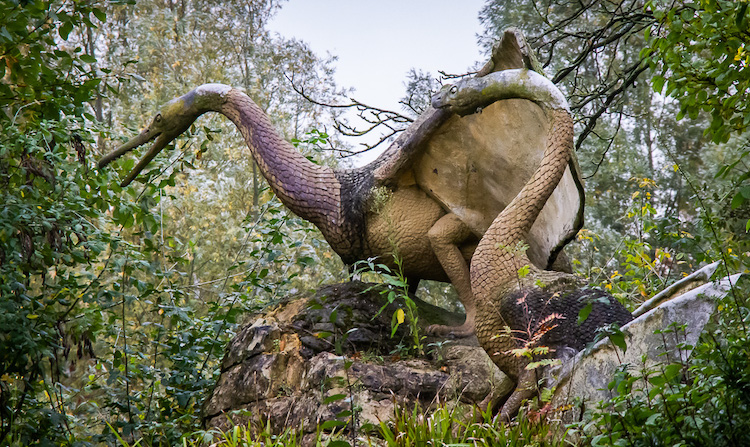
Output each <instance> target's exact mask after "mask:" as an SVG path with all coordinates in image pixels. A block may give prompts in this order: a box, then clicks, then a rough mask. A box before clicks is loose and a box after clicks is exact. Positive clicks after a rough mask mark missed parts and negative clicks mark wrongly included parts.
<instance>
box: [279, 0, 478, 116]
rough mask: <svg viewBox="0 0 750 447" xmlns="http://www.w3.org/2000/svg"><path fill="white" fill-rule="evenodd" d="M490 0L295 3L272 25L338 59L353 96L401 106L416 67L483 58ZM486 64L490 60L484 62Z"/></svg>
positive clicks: (341, 80)
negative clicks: (484, 11) (482, 13)
mask: <svg viewBox="0 0 750 447" xmlns="http://www.w3.org/2000/svg"><path fill="white" fill-rule="evenodd" d="M483 3H484V1H483V0H460V1H456V0H453V1H449V0H376V1H373V0H289V1H287V2H284V3H282V6H281V10H280V11H279V12H278V13H277V15H276V17H274V19H273V20H272V21H271V22H270V24H269V26H268V28H269V29H270V30H271V31H275V32H278V33H279V34H281V35H282V36H284V37H288V38H291V37H296V38H298V39H300V40H303V41H305V42H306V43H307V44H308V45H310V47H311V48H312V50H313V51H314V52H316V53H317V54H319V55H323V56H324V55H325V54H326V53H327V52H329V53H331V54H332V55H334V56H338V58H339V59H338V61H337V62H336V64H335V66H336V82H337V83H338V85H339V87H346V88H348V87H353V88H354V89H355V92H354V93H353V94H352V96H353V97H355V98H357V99H358V100H360V101H362V102H364V103H366V104H369V105H372V106H377V107H381V108H386V109H391V110H396V111H399V112H400V111H402V109H401V106H400V105H399V104H398V100H399V99H400V98H401V97H403V96H404V92H405V87H404V81H405V79H406V74H407V73H408V71H409V69H411V68H417V69H421V70H424V71H428V72H430V73H431V74H433V75H434V76H437V75H438V70H443V71H445V72H448V73H464V72H466V71H467V70H468V69H469V68H471V67H473V66H474V65H475V63H477V62H479V61H480V60H482V59H483V58H482V57H481V56H480V54H479V46H478V44H477V37H476V36H477V34H478V33H479V32H480V31H481V26H480V24H479V19H478V13H479V9H480V8H481V6H482V4H483ZM482 62H483V60H482Z"/></svg>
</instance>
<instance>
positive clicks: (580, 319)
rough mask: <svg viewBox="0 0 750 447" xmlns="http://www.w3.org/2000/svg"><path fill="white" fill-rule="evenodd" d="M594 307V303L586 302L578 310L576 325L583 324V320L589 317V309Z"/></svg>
mask: <svg viewBox="0 0 750 447" xmlns="http://www.w3.org/2000/svg"><path fill="white" fill-rule="evenodd" d="M593 308H594V303H588V304H586V305H585V306H584V307H583V309H581V311H580V312H578V325H579V326H580V325H581V324H583V322H584V321H586V319H587V318H588V317H589V314H590V313H591V310H592V309H593Z"/></svg>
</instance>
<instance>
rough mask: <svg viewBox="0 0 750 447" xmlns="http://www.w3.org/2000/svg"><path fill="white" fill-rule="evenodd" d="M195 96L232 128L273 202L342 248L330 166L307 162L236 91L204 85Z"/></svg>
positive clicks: (338, 188)
mask: <svg viewBox="0 0 750 447" xmlns="http://www.w3.org/2000/svg"><path fill="white" fill-rule="evenodd" d="M199 95H201V96H204V97H203V98H200V99H198V98H196V100H197V102H202V103H203V104H202V105H201V106H202V108H205V109H210V110H212V111H215V112H219V113H221V114H223V115H224V116H226V117H227V118H229V119H230V120H231V121H232V122H233V123H234V124H235V125H236V126H237V129H238V130H239V131H240V133H241V134H242V136H243V138H244V139H245V142H246V143H247V146H248V148H249V149H250V152H251V153H252V155H253V159H254V160H255V162H256V164H257V165H258V168H259V169H260V171H261V174H262V175H263V177H265V178H266V180H267V181H268V184H269V186H270V187H271V189H272V190H273V191H274V193H276V195H277V196H278V198H279V200H281V202H282V203H283V204H284V205H285V206H286V207H287V208H289V209H290V210H291V211H292V212H293V213H294V214H296V215H298V216H299V217H301V218H303V219H305V220H307V221H309V222H312V223H313V224H314V225H315V226H317V227H318V228H319V229H320V230H321V232H322V233H323V236H324V237H325V238H326V239H327V240H328V241H329V243H331V245H332V246H333V247H334V249H336V248H337V246H338V247H340V248H346V245H347V241H346V240H342V235H341V231H340V230H341V228H340V226H341V225H342V224H343V222H342V219H341V216H342V212H341V198H340V197H341V184H340V183H339V181H338V180H337V178H336V175H335V173H334V171H333V169H331V168H329V167H327V166H321V165H317V164H315V163H312V162H311V161H310V160H308V159H307V158H306V157H305V156H304V155H302V154H301V153H300V152H299V151H298V150H297V149H296V148H295V147H294V146H292V145H291V144H290V143H289V142H287V141H286V140H284V139H283V138H282V137H281V136H280V135H279V134H278V132H276V130H275V128H274V126H273V125H272V124H271V121H270V119H269V118H268V116H267V115H266V114H265V113H264V112H263V110H262V109H261V108H260V107H259V106H258V105H257V104H255V102H254V101H253V100H252V99H250V98H249V97H248V96H247V95H245V94H244V93H242V92H241V91H239V90H236V89H229V90H228V91H220V92H212V89H210V88H206V89H203V90H202V91H200V92H199ZM216 95H218V96H220V97H218V98H217V97H216ZM211 96H214V97H213V98H211ZM341 244H344V245H343V247H342V245H341Z"/></svg>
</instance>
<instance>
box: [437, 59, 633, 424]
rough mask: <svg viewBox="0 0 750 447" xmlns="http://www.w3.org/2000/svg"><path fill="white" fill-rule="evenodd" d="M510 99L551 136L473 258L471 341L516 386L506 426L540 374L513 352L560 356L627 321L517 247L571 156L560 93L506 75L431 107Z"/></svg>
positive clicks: (608, 302)
mask: <svg viewBox="0 0 750 447" xmlns="http://www.w3.org/2000/svg"><path fill="white" fill-rule="evenodd" d="M508 97H512V98H519V97H521V98H526V99H529V100H532V101H535V102H537V103H538V104H539V105H540V106H541V107H542V108H543V109H544V110H545V113H546V114H547V116H548V118H549V121H550V132H549V134H548V136H547V145H546V150H545V152H544V157H543V158H542V161H541V163H540V164H539V167H538V168H537V169H536V172H534V174H533V175H532V176H531V179H529V180H528V181H527V183H526V185H524V187H523V188H522V189H521V191H520V192H519V193H518V194H517V195H516V196H515V198H514V199H513V200H512V201H511V203H510V204H509V205H508V206H507V207H506V208H505V209H504V210H503V211H502V212H501V213H500V214H499V215H498V216H497V217H496V218H495V220H494V221H493V222H492V224H491V225H490V227H489V228H488V229H487V231H486V232H485V234H484V236H483V237H482V239H481V240H480V242H479V244H478V246H477V248H476V250H475V251H474V256H473V257H472V259H471V288H472V292H473V297H474V300H475V306H476V309H477V310H476V334H477V338H478V339H479V343H480V345H481V346H482V347H483V348H484V349H485V350H486V351H487V353H488V354H489V356H490V358H491V359H492V360H493V361H494V362H495V364H496V365H498V367H499V368H500V370H501V371H503V372H504V373H506V374H507V375H508V376H509V377H511V378H512V379H513V380H515V381H516V382H517V384H518V386H517V388H516V390H515V391H514V392H513V393H512V394H511V395H510V397H509V398H508V399H507V401H506V402H505V404H504V405H503V408H502V410H501V417H502V418H503V419H505V420H508V419H510V418H511V417H512V416H513V415H515V413H516V412H517V411H518V409H519V407H520V405H521V402H522V401H523V400H524V399H528V398H529V397H531V396H532V395H533V394H534V391H535V390H536V387H537V383H538V378H537V373H538V371H539V370H538V369H535V368H531V369H527V368H526V367H527V366H528V365H529V363H530V359H529V358H528V357H527V356H526V355H520V354H522V353H521V352H520V351H516V352H513V350H519V349H520V350H521V351H523V350H524V348H525V349H526V353H529V351H530V350H532V349H533V348H535V347H537V348H542V347H546V348H549V349H550V353H549V354H547V355H548V356H552V355H553V354H554V355H555V356H557V357H559V358H562V357H563V356H566V355H568V354H570V349H573V350H575V351H579V350H581V349H583V348H584V346H585V345H586V344H587V343H588V342H590V341H592V340H594V337H595V334H596V330H597V328H599V327H602V326H604V325H607V324H610V323H617V324H625V323H627V322H628V321H630V320H632V316H631V314H630V313H629V312H628V311H627V309H625V307H624V306H623V305H622V304H620V303H619V302H618V301H617V300H616V299H615V298H613V297H612V296H611V295H608V294H607V293H606V292H603V291H601V290H598V289H593V288H585V287H582V286H583V284H582V282H581V279H580V278H578V277H576V276H575V275H572V274H567V273H562V272H555V271H545V270H542V269H539V268H538V267H537V266H535V265H534V264H533V263H532V262H531V261H530V260H529V257H528V256H527V255H526V253H525V250H524V249H523V247H522V245H523V244H524V243H526V242H527V241H528V237H529V231H530V229H531V226H532V224H534V221H535V220H536V219H537V217H538V216H539V213H540V211H541V210H542V207H543V206H544V205H545V203H546V202H547V200H548V199H549V197H550V195H551V194H552V192H553V191H554V189H555V187H556V186H557V184H558V182H559V181H560V179H561V178H562V176H563V173H564V172H565V168H566V166H567V164H568V160H569V158H570V157H571V154H572V149H573V120H572V118H571V115H570V111H569V110H568V105H567V102H566V100H565V98H564V97H563V95H562V93H561V92H560V90H558V89H557V87H555V85H554V84H552V83H551V82H550V81H549V80H547V79H546V78H544V77H543V76H541V75H539V74H537V73H535V72H533V71H529V70H523V69H519V70H506V71H501V72H497V73H492V74H489V75H487V76H486V77H483V78H475V79H468V80H465V81H462V82H460V83H458V84H456V85H453V86H446V87H445V88H444V89H443V90H442V91H441V92H440V93H438V94H437V95H435V96H434V97H433V100H432V104H433V106H434V107H437V108H442V109H444V110H450V111H452V112H455V113H458V114H471V113H474V111H476V109H477V107H484V106H486V105H488V104H490V103H492V102H493V101H496V100H498V99H504V98H508ZM526 266H528V268H527V267H526ZM519 272H520V273H519ZM589 305H590V306H591V308H590V309H591V311H590V314H589V315H588V318H586V320H585V321H583V322H581V323H579V322H578V317H579V312H580V311H581V310H582V309H583V308H584V307H586V306H589ZM538 352H539V351H538ZM541 352H543V351H541Z"/></svg>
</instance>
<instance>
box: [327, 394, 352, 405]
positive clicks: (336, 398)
mask: <svg viewBox="0 0 750 447" xmlns="http://www.w3.org/2000/svg"><path fill="white" fill-rule="evenodd" d="M344 399H346V394H334V395H332V396H328V397H326V398H325V399H324V400H323V403H324V404H330V403H331V402H337V401H339V400H344Z"/></svg>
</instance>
